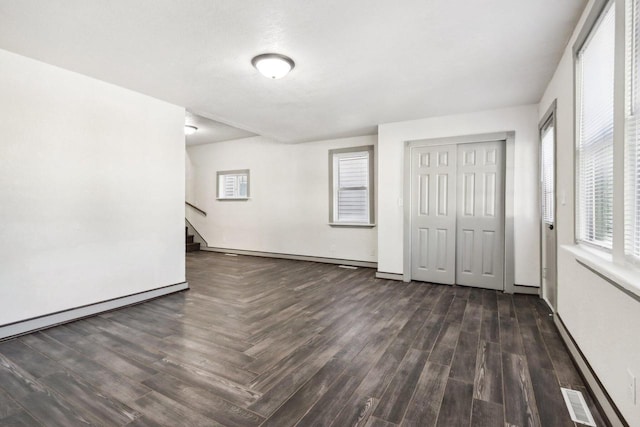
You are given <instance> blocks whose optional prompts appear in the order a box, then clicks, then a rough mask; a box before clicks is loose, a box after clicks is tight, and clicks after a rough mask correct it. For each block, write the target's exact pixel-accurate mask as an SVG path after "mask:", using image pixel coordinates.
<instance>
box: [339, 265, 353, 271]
mask: <svg viewBox="0 0 640 427" xmlns="http://www.w3.org/2000/svg"><path fill="white" fill-rule="evenodd" d="M338 267H340V268H346V269H348V270H357V269H358V267H354V266H353V265H339V266H338Z"/></svg>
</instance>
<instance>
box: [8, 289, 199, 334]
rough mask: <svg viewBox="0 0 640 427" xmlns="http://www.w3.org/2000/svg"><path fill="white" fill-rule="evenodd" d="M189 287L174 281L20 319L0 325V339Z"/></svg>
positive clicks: (137, 302)
mask: <svg viewBox="0 0 640 427" xmlns="http://www.w3.org/2000/svg"><path fill="white" fill-rule="evenodd" d="M187 289H189V283H188V282H181V283H176V284H173V285H168V286H163V287H161V288H156V289H150V290H148V291H142V292H138V293H135V294H131V295H125V296H122V297H118V298H113V299H110V300H106V301H100V302H96V303H92V304H87V305H83V306H80V307H75V308H70V309H67V310H62V311H58V312H56V313H51V314H45V315H42V316H38V317H33V318H31V319H25V320H20V321H17V322H13V323H8V324H6V325H1V326H0V341H4V340H7V339H11V338H14V337H17V336H20V335H25V334H29V333H32V332H36V331H39V330H42V329H47V328H51V327H53V326H57V325H61V324H63V323H69V322H73V321H75V320H78V319H82V318H85V317H90V316H95V315H96V314H99V313H104V312H107V311H111V310H116V309H118V308H123V307H127V306H129V305H134V304H139V303H141V302H145V301H149V300H152V299H155V298H158V297H162V296H165V295H169V294H172V293H175V292H180V291H184V290H187Z"/></svg>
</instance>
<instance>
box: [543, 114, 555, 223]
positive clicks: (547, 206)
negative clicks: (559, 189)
mask: <svg viewBox="0 0 640 427" xmlns="http://www.w3.org/2000/svg"><path fill="white" fill-rule="evenodd" d="M541 149H542V153H541V154H542V155H541V157H542V161H541V164H540V169H541V170H540V177H541V181H542V182H541V183H540V184H541V186H542V221H544V222H545V223H546V224H553V223H554V203H555V197H554V188H553V179H554V170H553V164H554V162H553V155H554V152H553V150H554V129H553V126H547V127H545V128H544V129H543V130H542V147H541Z"/></svg>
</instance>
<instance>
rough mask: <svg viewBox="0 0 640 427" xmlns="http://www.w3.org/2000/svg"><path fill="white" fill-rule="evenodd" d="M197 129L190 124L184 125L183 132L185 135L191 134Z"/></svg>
mask: <svg viewBox="0 0 640 427" xmlns="http://www.w3.org/2000/svg"><path fill="white" fill-rule="evenodd" d="M197 131H198V128H197V127H195V126H191V125H184V134H185V135H193V134H194V133H196V132H197Z"/></svg>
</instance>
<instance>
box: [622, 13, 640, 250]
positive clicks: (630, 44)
mask: <svg viewBox="0 0 640 427" xmlns="http://www.w3.org/2000/svg"><path fill="white" fill-rule="evenodd" d="M627 5H628V9H627V34H626V42H625V56H626V70H625V75H626V76H625V80H626V90H625V92H626V108H625V110H626V111H625V133H626V135H625V165H626V170H625V201H624V205H625V252H626V254H627V256H629V257H630V258H631V259H633V260H635V261H640V134H639V130H640V117H639V116H638V113H640V96H639V95H640V94H639V93H638V87H639V85H640V80H639V75H640V72H639V71H640V69H639V68H638V66H639V61H638V55H639V54H640V52H639V50H638V45H639V43H640V13H639V9H640V0H633V1H629V2H628V3H627Z"/></svg>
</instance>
